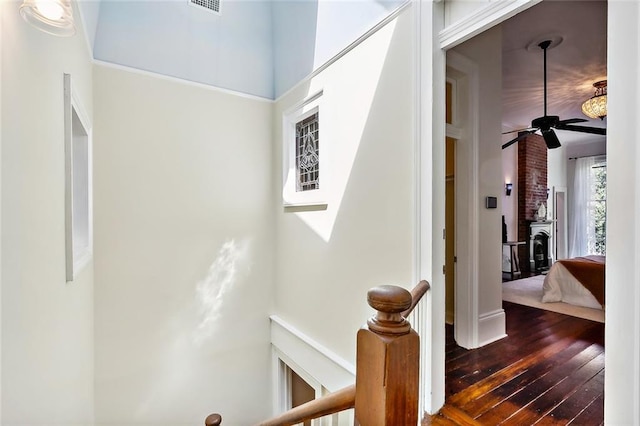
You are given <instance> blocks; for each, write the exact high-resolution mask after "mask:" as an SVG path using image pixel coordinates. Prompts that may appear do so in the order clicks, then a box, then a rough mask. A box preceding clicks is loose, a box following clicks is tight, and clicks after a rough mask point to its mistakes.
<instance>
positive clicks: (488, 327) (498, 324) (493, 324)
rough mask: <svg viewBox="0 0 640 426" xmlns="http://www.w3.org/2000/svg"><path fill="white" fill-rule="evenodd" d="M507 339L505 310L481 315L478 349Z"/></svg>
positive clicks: (479, 319)
mask: <svg viewBox="0 0 640 426" xmlns="http://www.w3.org/2000/svg"><path fill="white" fill-rule="evenodd" d="M504 337H507V334H506V315H505V313H504V309H497V310H495V311H493V312H488V313H486V314H482V315H480V317H479V318H478V347H480V346H484V345H488V344H489V343H491V342H495V341H496V340H500V339H502V338H504Z"/></svg>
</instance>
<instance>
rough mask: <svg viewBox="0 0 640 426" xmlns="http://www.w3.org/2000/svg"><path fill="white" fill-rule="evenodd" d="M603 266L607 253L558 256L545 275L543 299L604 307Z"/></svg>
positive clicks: (595, 307) (589, 306) (596, 307)
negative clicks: (601, 254)
mask: <svg viewBox="0 0 640 426" xmlns="http://www.w3.org/2000/svg"><path fill="white" fill-rule="evenodd" d="M604 267H605V257H604V256H595V255H594V256H584V257H576V258H573V259H563V260H558V261H557V262H556V263H554V264H553V266H551V269H549V272H548V273H547V275H546V276H545V278H544V284H543V285H542V301H543V302H565V303H569V304H571V305H576V306H584V307H586V308H594V309H603V308H604Z"/></svg>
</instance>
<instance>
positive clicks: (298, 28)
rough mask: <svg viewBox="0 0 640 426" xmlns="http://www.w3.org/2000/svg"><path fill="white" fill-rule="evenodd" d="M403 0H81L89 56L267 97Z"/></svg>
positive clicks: (285, 87)
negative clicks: (207, 4) (208, 2)
mask: <svg viewBox="0 0 640 426" xmlns="http://www.w3.org/2000/svg"><path fill="white" fill-rule="evenodd" d="M405 2H406V0H355V1H351V0H350V1H333V0H331V1H320V0H302V1H300V0H276V1H274V0H221V2H220V14H215V13H212V12H210V11H208V10H205V9H203V8H200V7H195V6H193V5H191V4H190V2H189V1H188V0H135V1H129V0H100V1H98V0H96V1H87V0H80V1H79V6H80V11H81V12H82V15H83V18H84V19H83V21H84V23H85V26H86V29H87V33H88V34H89V39H90V43H91V44H92V48H93V54H94V58H95V59H97V60H100V61H105V62H109V63H112V64H118V65H123V66H127V67H132V68H136V69H140V70H145V71H151V72H154V73H158V74H163V75H167V76H172V77H178V78H181V79H184V80H189V81H193V82H197V83H203V84H207V85H211V86H215V87H219V88H223V89H229V90H233V91H237V92H242V93H246V94H250V95H255V96H259V97H263V98H267V99H273V98H276V97H278V96H280V95H281V94H283V93H284V92H286V91H287V90H288V89H290V88H291V87H292V86H293V85H295V84H296V83H297V82H299V81H300V80H301V79H303V78H304V77H306V76H307V75H308V74H310V73H311V72H312V71H313V70H315V69H317V68H318V67H319V66H320V65H322V64H324V63H325V62H327V61H328V60H329V59H331V58H332V57H333V56H334V55H336V54H338V53H339V52H340V51H341V50H343V49H344V48H346V47H347V46H348V45H349V44H351V43H352V42H354V41H355V40H356V39H357V38H358V37H360V36H361V35H362V34H363V33H365V32H366V31H367V30H369V29H370V28H372V27H373V26H374V25H375V24H377V23H378V22H380V21H382V20H383V19H384V18H385V17H387V16H388V15H389V14H390V13H391V12H392V11H393V10H395V9H397V8H398V7H399V6H401V5H402V4H403V3H405Z"/></svg>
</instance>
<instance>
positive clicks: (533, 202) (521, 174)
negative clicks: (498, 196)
mask: <svg viewBox="0 0 640 426" xmlns="http://www.w3.org/2000/svg"><path fill="white" fill-rule="evenodd" d="M547 201H548V200H547V145H546V144H545V143H544V139H543V138H542V136H539V135H537V134H535V133H532V134H530V135H528V136H527V137H526V138H524V139H522V140H521V141H520V142H518V241H527V244H525V245H522V246H519V247H518V257H519V259H520V266H521V267H522V270H524V271H528V270H529V262H527V261H526V260H527V259H529V245H528V244H529V222H531V221H533V220H535V213H536V212H537V210H538V207H539V206H540V203H542V202H544V203H545V207H547V208H548V202H547Z"/></svg>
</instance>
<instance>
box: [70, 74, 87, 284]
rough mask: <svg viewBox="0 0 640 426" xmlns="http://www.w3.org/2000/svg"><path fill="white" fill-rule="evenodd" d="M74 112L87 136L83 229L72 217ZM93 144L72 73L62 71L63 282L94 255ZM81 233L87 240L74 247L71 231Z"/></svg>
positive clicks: (73, 201) (78, 270)
mask: <svg viewBox="0 0 640 426" xmlns="http://www.w3.org/2000/svg"><path fill="white" fill-rule="evenodd" d="M74 115H75V116H76V117H77V119H78V120H77V121H79V122H80V125H81V127H82V128H81V129H80V130H81V131H82V132H83V134H84V135H85V136H86V137H85V138H83V139H85V140H86V144H87V146H86V159H85V161H86V175H85V176H86V182H83V186H86V188H87V195H86V200H84V201H85V202H86V203H87V205H86V209H85V211H86V215H87V217H86V218H85V219H86V220H85V221H83V222H84V229H82V230H79V229H78V227H79V226H81V223H80V221H78V220H74V203H75V202H78V200H75V197H74V177H76V176H80V175H74V172H73V169H74V157H73V148H74V129H73V126H74V125H73V122H74ZM92 150H93V146H92V129H91V122H90V120H89V116H88V115H87V113H86V110H85V109H84V107H83V106H82V103H81V102H80V99H79V98H78V96H77V94H76V91H75V90H74V88H73V84H72V82H71V75H70V74H64V157H65V270H66V281H67V282H72V281H74V279H75V278H77V276H78V274H79V273H80V272H81V271H82V269H83V268H84V267H85V266H86V265H87V264H88V263H89V261H90V260H91V258H92V257H93V177H92V176H93V161H92V158H93V155H92V154H93V153H92ZM77 232H83V233H84V234H85V235H86V240H87V243H86V245H85V246H83V247H75V246H74V234H75V233H77Z"/></svg>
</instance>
